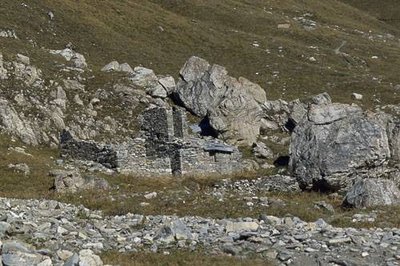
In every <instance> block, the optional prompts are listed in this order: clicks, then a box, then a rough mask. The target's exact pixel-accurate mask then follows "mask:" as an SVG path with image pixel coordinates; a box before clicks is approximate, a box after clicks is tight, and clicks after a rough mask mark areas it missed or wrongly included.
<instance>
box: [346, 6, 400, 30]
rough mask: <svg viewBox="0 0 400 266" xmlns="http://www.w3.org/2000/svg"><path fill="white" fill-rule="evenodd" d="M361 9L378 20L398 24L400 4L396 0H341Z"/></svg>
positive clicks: (397, 25)
mask: <svg viewBox="0 0 400 266" xmlns="http://www.w3.org/2000/svg"><path fill="white" fill-rule="evenodd" d="M341 1H342V2H344V3H347V4H350V5H352V6H354V7H356V8H359V9H361V10H365V11H367V12H368V13H370V14H371V15H373V16H374V17H376V18H377V19H379V20H382V21H384V22H386V23H388V24H391V25H393V26H396V27H399V26H400V5H399V1H397V0H385V1H377V0H362V1H360V0H341Z"/></svg>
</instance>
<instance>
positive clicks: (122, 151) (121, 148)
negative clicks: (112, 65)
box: [60, 107, 243, 176]
mask: <svg viewBox="0 0 400 266" xmlns="http://www.w3.org/2000/svg"><path fill="white" fill-rule="evenodd" d="M140 120H141V122H140V124H141V129H140V132H139V134H138V137H136V138H133V139H129V140H127V141H125V142H122V143H117V144H103V143H97V142H94V141H83V140H77V139H75V138H74V137H73V136H72V135H71V134H70V133H69V132H68V131H65V130H64V131H63V133H62V134H61V140H60V148H61V156H62V157H63V158H67V159H74V160H84V161H94V162H97V163H100V164H102V165H104V166H105V167H107V168H110V169H115V170H117V171H119V172H121V173H124V174H135V175H144V176H151V175H184V174H210V173H217V174H229V173H233V172H237V171H240V170H242V169H243V163H242V159H241V157H242V156H241V153H240V152H239V150H238V149H237V147H232V146H229V145H227V144H226V143H224V142H222V141H221V140H218V139H214V138H211V137H204V138H203V137H200V136H198V135H197V136H196V135H195V133H189V131H190V129H189V128H188V124H187V122H186V112H185V111H184V110H182V109H179V108H177V107H174V108H171V109H166V108H161V107H156V108H151V109H147V110H145V111H144V112H143V113H142V114H141V118H140Z"/></svg>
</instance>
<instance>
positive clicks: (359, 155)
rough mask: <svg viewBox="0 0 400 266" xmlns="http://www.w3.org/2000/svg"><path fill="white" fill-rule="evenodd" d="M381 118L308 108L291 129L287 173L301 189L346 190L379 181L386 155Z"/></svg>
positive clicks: (329, 107) (337, 108)
mask: <svg viewBox="0 0 400 266" xmlns="http://www.w3.org/2000/svg"><path fill="white" fill-rule="evenodd" d="M386 125H387V121H386V120H385V117H384V116H381V115H379V114H374V113H364V112H363V111H362V110H361V108H359V107H357V106H351V105H346V104H322V105H311V106H310V107H309V109H308V113H307V115H306V116H305V117H304V118H303V120H302V121H300V122H299V124H298V125H297V126H296V128H295V129H294V132H293V134H292V139H291V144H290V162H289V168H290V170H291V172H292V174H293V175H294V176H295V177H296V178H297V180H298V182H299V184H300V186H301V188H302V189H317V190H328V191H347V189H348V188H349V187H350V186H351V184H352V181H353V180H354V179H355V177H356V176H363V175H364V176H365V175H369V177H380V175H382V174H383V173H384V171H382V169H384V167H385V165H386V163H387V161H388V159H389V158H390V156H391V151H390V145H389V139H388V135H387V131H386V127H387V126H386Z"/></svg>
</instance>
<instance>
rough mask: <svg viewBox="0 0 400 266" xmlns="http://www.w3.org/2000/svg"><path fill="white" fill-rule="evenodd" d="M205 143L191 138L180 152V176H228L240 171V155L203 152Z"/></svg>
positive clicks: (238, 153) (235, 153)
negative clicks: (212, 174) (213, 174)
mask: <svg viewBox="0 0 400 266" xmlns="http://www.w3.org/2000/svg"><path fill="white" fill-rule="evenodd" d="M205 145H206V142H205V141H204V140H202V139H196V138H192V139H189V140H187V142H186V145H185V146H184V147H183V148H182V149H181V150H180V154H181V161H182V174H199V175H203V174H209V173H216V174H230V173H233V172H236V171H240V170H241V169H242V167H243V166H242V163H241V157H242V156H241V153H240V152H239V151H238V150H235V151H234V152H233V153H221V152H215V151H214V152H207V151H205V150H204V147H205Z"/></svg>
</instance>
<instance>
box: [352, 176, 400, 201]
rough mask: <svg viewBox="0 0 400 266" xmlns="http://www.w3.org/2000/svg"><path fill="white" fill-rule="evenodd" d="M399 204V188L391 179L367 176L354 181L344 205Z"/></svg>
mask: <svg viewBox="0 0 400 266" xmlns="http://www.w3.org/2000/svg"><path fill="white" fill-rule="evenodd" d="M396 204H400V190H399V188H398V187H397V186H396V184H395V183H394V182H393V181H392V180H387V179H377V178H371V179H369V178H367V179H360V180H357V182H355V184H354V185H353V186H352V187H351V189H350V190H349V191H348V192H347V195H346V198H345V200H344V205H345V206H351V207H355V208H364V207H376V206H384V205H396Z"/></svg>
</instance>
